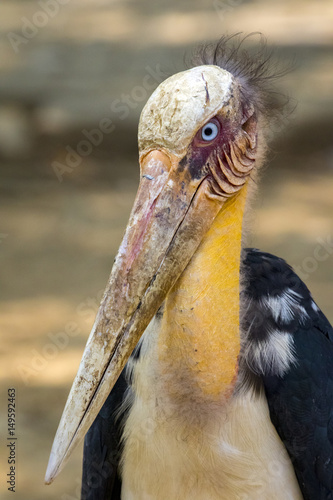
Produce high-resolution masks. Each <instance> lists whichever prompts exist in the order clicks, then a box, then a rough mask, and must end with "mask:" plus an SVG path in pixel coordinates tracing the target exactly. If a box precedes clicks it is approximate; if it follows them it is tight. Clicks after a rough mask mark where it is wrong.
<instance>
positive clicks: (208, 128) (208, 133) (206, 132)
mask: <svg viewBox="0 0 333 500" xmlns="http://www.w3.org/2000/svg"><path fill="white" fill-rule="evenodd" d="M218 133H219V128H218V126H217V125H216V123H214V122H208V123H206V125H204V126H203V127H202V129H201V138H202V139H203V140H204V141H212V140H213V139H215V137H216V136H217V134H218Z"/></svg>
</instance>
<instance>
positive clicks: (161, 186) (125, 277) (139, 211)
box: [45, 151, 222, 484]
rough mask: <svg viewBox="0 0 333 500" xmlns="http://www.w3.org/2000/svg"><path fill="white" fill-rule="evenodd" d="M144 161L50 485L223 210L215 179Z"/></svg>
mask: <svg viewBox="0 0 333 500" xmlns="http://www.w3.org/2000/svg"><path fill="white" fill-rule="evenodd" d="M140 163H141V182H140V186H139V190H138V194H137V197H136V200H135V204H134V207H133V210H132V213H131V216H130V220H129V223H128V226H127V229H126V232H125V235H124V238H123V241H122V243H121V246H120V248H119V251H118V254H117V257H116V259H115V263H114V266H113V269H112V272H111V276H110V279H109V282H108V285H107V287H106V290H105V293H104V297H103V299H102V302H101V305H100V308H99V311H98V313H97V317H96V321H95V324H94V326H93V329H92V332H91V334H90V336H89V339H88V342H87V345H86V348H85V351H84V354H83V357H82V361H81V364H80V367H79V370H78V373H77V375H76V378H75V380H74V383H73V386H72V389H71V391H70V394H69V397H68V400H67V403H66V406H65V409H64V412H63V415H62V418H61V421H60V424H59V428H58V430H57V434H56V436H55V439H54V443H53V447H52V451H51V455H50V460H49V464H48V468H47V472H46V476H45V482H46V483H47V484H49V483H51V482H52V480H53V479H54V478H55V477H56V475H57V474H58V473H59V472H60V470H61V468H62V467H63V465H64V463H65V462H66V460H67V458H68V457H69V455H70V453H71V452H72V450H73V448H74V447H75V445H76V444H77V443H78V442H79V441H80V440H81V439H82V438H83V437H84V435H85V433H86V432H87V430H88V429H89V427H90V425H91V424H92V423H93V421H94V419H95V418H96V416H97V414H98V412H99V411H100V409H101V407H102V406H103V404H104V402H105V400H106V398H107V396H108V394H109V393H110V391H111V389H112V387H113V386H114V384H115V383H116V381H117V378H118V377H119V375H120V373H121V371H122V369H123V368H124V366H125V364H126V362H127V360H128V358H129V356H130V355H131V353H132V351H133V349H134V347H135V346H136V344H137V343H138V341H139V339H140V337H141V335H142V334H143V332H144V330H145V329H146V327H147V326H148V324H149V322H150V321H151V319H152V317H153V316H154V314H155V313H156V311H157V310H158V308H159V306H160V305H161V304H162V302H163V300H164V298H165V296H166V295H167V293H168V291H169V290H170V289H171V287H172V286H173V285H174V283H175V282H176V281H177V279H178V277H179V276H180V274H181V273H182V272H183V270H184V269H185V267H186V265H187V264H188V262H189V260H190V259H191V257H192V255H193V254H194V252H195V251H196V249H197V247H198V245H199V244H200V241H201V240H202V238H203V236H204V234H205V233H206V232H207V230H208V228H209V227H210V225H211V224H212V221H213V220H214V218H215V216H216V215H217V213H218V212H219V210H220V208H221V203H222V202H221V201H220V200H217V199H216V198H214V197H211V196H209V193H210V186H209V182H210V180H209V178H207V177H206V178H203V179H201V180H195V179H192V178H191V176H190V175H189V172H188V170H187V169H186V168H185V169H184V167H182V168H181V167H180V165H179V159H178V158H176V157H175V156H172V155H169V154H168V155H167V154H166V153H162V152H161V151H151V152H150V153H148V154H147V155H145V156H144V157H143V158H141V162H140Z"/></svg>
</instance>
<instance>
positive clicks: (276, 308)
mask: <svg viewBox="0 0 333 500" xmlns="http://www.w3.org/2000/svg"><path fill="white" fill-rule="evenodd" d="M301 298H302V296H301V295H300V294H299V293H297V292H295V291H294V290H291V289H287V290H284V291H283V292H282V293H281V295H278V296H277V297H272V296H270V295H267V296H266V297H264V298H263V299H261V303H262V305H263V306H264V307H266V308H267V309H270V311H271V312H272V315H273V318H274V319H275V321H276V322H278V321H281V322H282V323H284V324H287V323H290V322H291V321H292V320H293V319H294V317H295V315H296V314H297V313H298V314H300V316H301V318H300V319H301V321H304V320H306V319H308V318H309V315H308V313H307V312H306V310H305V308H304V307H303V306H302V305H301V304H300V299H301Z"/></svg>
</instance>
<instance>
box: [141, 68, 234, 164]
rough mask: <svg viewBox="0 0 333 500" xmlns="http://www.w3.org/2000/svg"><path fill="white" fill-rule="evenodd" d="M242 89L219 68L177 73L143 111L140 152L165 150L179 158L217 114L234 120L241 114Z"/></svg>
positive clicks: (166, 81)
mask: <svg viewBox="0 0 333 500" xmlns="http://www.w3.org/2000/svg"><path fill="white" fill-rule="evenodd" d="M239 102H240V100H239V87H238V84H237V82H236V81H235V79H234V77H233V76H232V75H231V73H229V72H228V71H226V70H224V69H222V68H219V67H218V66H209V65H205V66H197V67H195V68H192V69H189V70H187V71H183V72H181V73H177V74H176V75H173V76H171V77H170V78H168V79H167V80H165V81H164V82H163V83H161V84H160V85H159V87H157V89H156V90H155V92H154V93H153V94H152V95H151V97H150V99H149V100H148V102H147V104H146V105H145V107H144V108H143V111H142V113H141V117H140V123H139V133H138V139H139V149H140V151H141V152H142V151H144V150H145V151H147V150H149V149H152V148H158V147H161V148H166V149H168V150H170V151H172V152H173V153H175V154H177V155H180V154H182V152H183V151H184V150H185V149H186V147H187V146H188V144H189V142H190V141H191V139H192V138H193V136H194V135H195V133H196V132H197V130H198V129H199V128H200V127H202V126H203V125H204V124H205V123H206V122H207V120H209V118H211V117H213V116H214V115H215V114H216V113H217V112H221V113H222V114H223V115H225V116H228V117H229V118H230V117H231V115H232V114H238V111H239Z"/></svg>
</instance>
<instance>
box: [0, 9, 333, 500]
mask: <svg viewBox="0 0 333 500" xmlns="http://www.w3.org/2000/svg"><path fill="white" fill-rule="evenodd" d="M54 1H56V0H54ZM42 3H43V2H42ZM45 3H46V0H45V2H44V6H45ZM57 5H58V11H57V12H56V14H55V15H54V16H53V17H51V15H49V17H48V18H47V21H46V23H45V25H44V26H42V27H40V28H38V30H37V32H36V33H35V34H34V35H33V36H31V37H30V38H24V40H25V41H24V42H23V41H22V40H21V39H20V43H19V45H16V46H15V47H16V49H17V50H16V52H15V50H14V48H15V47H14V48H13V46H12V45H11V43H13V39H14V40H16V42H17V40H19V39H17V38H15V37H14V38H13V36H10V33H14V34H16V35H17V34H19V35H20V36H22V28H23V27H24V26H26V25H27V21H26V20H25V19H22V18H26V19H27V20H28V22H29V21H30V22H31V21H32V20H35V21H37V23H38V22H39V23H40V24H43V22H45V17H43V16H42V17H38V15H37V14H36V13H37V12H40V11H41V9H42V8H41V5H40V4H38V3H37V2H34V1H29V0H26V1H23V0H2V2H1V6H0V19H1V34H2V36H1V39H0V161H1V173H0V178H1V198H0V204H1V209H2V218H1V225H0V252H1V257H2V259H3V260H2V265H1V271H2V273H1V274H2V276H1V292H2V295H1V302H0V309H1V319H0V324H1V343H0V356H1V360H0V376H1V393H0V398H1V399H0V401H1V405H0V408H1V414H0V418H1V421H0V424H1V441H0V442H1V450H0V453H1V462H0V470H1V478H0V485H1V486H0V487H1V488H2V490H3V492H4V495H1V497H2V498H6V497H7V495H8V498H12V496H10V494H8V493H7V495H6V488H7V487H6V484H5V481H6V478H5V473H7V471H8V465H7V463H6V462H7V455H6V447H5V444H6V443H5V439H6V437H7V435H6V394H7V388H8V387H12V386H14V387H15V388H16V390H17V436H18V438H19V439H18V446H17V456H18V464H17V469H16V470H17V475H18V479H17V493H16V495H15V498H16V499H17V500H19V499H36V500H41V499H46V498H50V499H56V498H57V499H58V498H60V499H62V500H66V499H67V500H74V498H78V495H77V491H78V489H77V486H78V484H79V481H80V461H81V456H80V450H79V451H78V452H77V453H76V454H75V456H74V457H73V459H72V460H71V461H70V463H69V464H68V466H67V467H66V469H65V471H64V472H63V473H62V474H61V475H60V476H59V478H58V479H57V481H56V482H55V484H54V485H52V486H48V487H46V486H44V485H43V476H44V472H45V467H46V463H47V459H48V454H49V451H50V447H51V443H52V439H53V435H54V432H55V430H56V427H57V424H58V421H59V418H60V415H61V412H62V409H63V406H64V403H65V399H66V396H67V393H68V390H69V388H70V384H71V382H72V379H73V377H74V375H75V373H76V370H77V367H78V363H79V360H80V357H81V354H82V349H83V346H84V343H85V341H86V338H87V335H88V333H89V330H90V328H91V326H92V323H93V319H94V314H95V312H96V309H97V305H98V302H99V298H100V293H101V291H102V289H103V287H104V285H105V283H106V280H107V277H108V274H109V271H110V268H111V265H112V261H113V257H114V254H115V252H116V249H117V247H118V244H119V242H120V238H121V235H122V232H123V229H124V227H125V224H126V221H127V218H128V214H129V211H130V208H131V204H132V201H133V197H134V194H135V190H136V185H137V181H138V171H137V157H136V155H137V149H136V127H137V120H138V117H139V113H140V111H141V109H142V106H143V104H144V102H145V100H146V95H145V86H144V82H146V81H147V80H145V77H146V75H147V74H150V75H152V74H153V75H155V80H154V77H152V78H151V79H150V83H153V84H154V85H157V83H158V74H159V73H160V72H163V73H165V74H170V73H173V72H175V71H179V70H181V69H182V68H183V55H184V52H185V51H188V50H189V49H190V48H192V47H193V46H194V45H195V44H197V43H198V42H202V41H205V40H214V39H217V38H219V36H220V35H222V34H223V33H225V32H229V33H232V32H235V31H244V32H246V33H248V32H251V31H262V32H264V33H265V35H266V36H267V37H268V38H269V40H270V42H272V43H274V44H275V45H276V47H277V52H278V53H279V55H280V57H281V58H282V59H288V58H294V59H295V61H296V64H297V66H296V69H295V70H294V71H293V72H292V73H291V74H290V75H288V76H287V77H285V78H284V80H283V81H282V82H281V89H282V91H284V92H287V93H288V94H290V95H291V96H292V97H293V98H295V99H296V100H297V101H298V107H297V110H296V112H295V113H294V115H293V117H292V118H291V119H286V120H285V128H284V130H280V129H279V130H275V137H276V138H275V141H274V142H273V145H272V151H273V153H272V155H271V160H270V162H269V168H268V169H265V170H264V172H263V176H262V177H263V178H262V185H261V190H260V193H259V196H258V201H257V204H256V205H257V208H256V212H255V215H254V217H253V223H252V227H253V236H252V237H251V238H250V242H249V243H250V244H251V245H254V246H257V247H260V248H262V249H265V250H267V251H271V252H273V253H276V254H278V255H280V256H282V257H284V258H286V259H287V260H288V261H289V262H290V263H291V264H292V265H294V266H295V267H296V268H297V269H298V272H300V274H301V276H302V277H303V279H305V281H306V283H307V284H308V286H309V287H310V289H311V290H312V292H313V295H314V297H315V298H316V300H317V302H318V304H319V305H320V306H321V307H322V309H323V310H324V312H325V313H326V314H327V316H328V317H329V318H330V320H331V321H332V320H333V310H332V306H331V304H332V294H333V287H332V283H333V251H332V252H330V249H331V250H333V249H332V246H330V244H331V245H332V238H333V227H332V220H333V213H332V212H333V210H332V209H333V175H332V174H333V142H332V129H333V128H332V125H333V123H332V122H333V113H332V111H333V97H332V95H333V93H332V90H333V57H332V46H333V29H332V26H333V5H332V3H331V2H330V0H327V1H325V0H321V1H319V2H310V1H297V0H293V1H287V0H285V1H283V0H279V1H274V0H270V1H266V2H264V1H263V0H262V1H259V0H258V1H244V2H242V1H241V0H229V1H225V2H224V1H222V0H218V1H215V2H214V1H212V2H210V1H209V2H205V1H201V2H199V1H198V0H195V1H179V2H176V1H175V0H173V1H168V2H167V1H160V2H154V3H152V2H149V1H148V0H145V1H142V2H134V1H132V2H131V1H123V2H120V1H119V0H114V1H111V0H98V1H97V0H94V1H93V0H85V1H84V2H82V1H76V0H68V1H67V2H66V1H64V0H62V5H60V3H58V4H57ZM38 20H39V21H38ZM43 20H44V21H43ZM31 33H32V31H30V34H31ZM14 45H15V44H14ZM156 75H157V76H156ZM138 88H139V89H138ZM142 89H143V90H142ZM150 92H151V91H150V90H149V92H148V91H147V92H146V94H149V93H150ZM123 94H129V95H132V96H133V95H134V96H135V99H134V101H133V99H132V101H131V106H130V108H128V113H127V114H128V116H126V117H122V114H126V113H125V112H123V113H120V111H119V105H117V103H115V101H116V100H117V99H122V96H123ZM112 104H113V105H114V110H113V111H112V110H111V108H110V106H111V105H112ZM117 106H118V107H117ZM106 118H109V119H111V120H112V121H113V124H114V127H115V129H114V130H113V131H112V132H111V133H108V134H104V135H103V140H102V142H101V143H100V144H99V145H98V146H95V147H93V148H92V152H91V154H89V155H87V156H85V157H84V158H83V159H82V161H81V162H80V163H79V164H78V165H77V166H76V167H74V168H72V169H71V171H68V172H66V173H65V174H64V175H63V176H62V182H59V179H58V178H57V176H56V173H55V171H54V162H55V161H58V162H60V163H64V160H65V156H66V147H67V146H70V147H71V148H73V149H74V150H75V149H76V148H77V147H78V144H79V143H80V141H82V140H83V139H86V137H85V135H84V132H83V130H84V129H85V130H87V131H91V130H92V129H93V128H96V127H97V126H98V125H99V123H100V120H101V119H106ZM122 118H123V119H122ZM323 241H324V243H323ZM318 248H319V253H318ZM325 249H326V254H325ZM319 254H320V255H321V256H322V257H321V259H320V260H318V259H317V258H316V256H317V255H319ZM66 331H67V334H66V333H65V334H64V333H63V332H66ZM68 332H70V334H68ZM61 339H63V340H62V341H61ZM11 495H12V494H11Z"/></svg>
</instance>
